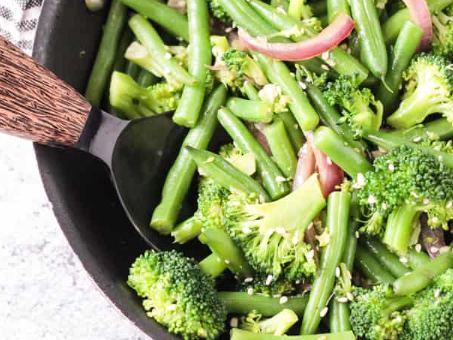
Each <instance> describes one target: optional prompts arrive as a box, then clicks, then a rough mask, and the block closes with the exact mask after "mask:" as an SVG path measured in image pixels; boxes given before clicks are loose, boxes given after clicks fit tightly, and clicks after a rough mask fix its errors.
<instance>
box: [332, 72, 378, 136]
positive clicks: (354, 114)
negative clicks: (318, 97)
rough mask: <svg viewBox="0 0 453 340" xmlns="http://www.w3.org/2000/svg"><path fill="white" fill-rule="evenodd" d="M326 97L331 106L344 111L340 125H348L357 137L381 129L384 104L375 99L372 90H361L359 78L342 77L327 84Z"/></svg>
mask: <svg viewBox="0 0 453 340" xmlns="http://www.w3.org/2000/svg"><path fill="white" fill-rule="evenodd" d="M324 96H325V97H326V98H327V100H328V102H329V104H330V105H332V106H335V105H338V106H339V107H340V108H342V109H343V111H342V112H343V117H342V118H341V119H340V121H339V122H338V123H339V124H341V123H346V124H348V126H349V127H350V128H351V130H352V131H353V132H354V135H355V137H361V136H362V134H363V130H367V131H377V130H379V128H380V127H381V124H382V116H383V112H384V109H383V106H382V103H381V102H380V101H379V100H376V99H375V98H374V95H373V93H372V92H371V90H370V89H368V88H363V89H359V87H358V81H357V77H350V76H340V77H339V78H338V79H337V80H336V81H335V82H333V83H328V84H327V86H326V90H325V91H324Z"/></svg>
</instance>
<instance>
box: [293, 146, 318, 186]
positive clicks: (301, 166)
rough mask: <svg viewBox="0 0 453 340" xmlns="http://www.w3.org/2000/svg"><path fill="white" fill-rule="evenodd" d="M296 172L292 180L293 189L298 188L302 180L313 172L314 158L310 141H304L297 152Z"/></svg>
mask: <svg viewBox="0 0 453 340" xmlns="http://www.w3.org/2000/svg"><path fill="white" fill-rule="evenodd" d="M297 156H298V161H297V168H296V174H295V176H294V181H293V190H296V189H298V188H300V186H301V185H302V184H304V182H305V181H306V180H307V179H309V178H310V176H311V175H313V174H314V173H315V167H316V159H315V154H314V153H313V148H312V147H311V145H310V143H305V144H304V145H303V146H302V148H301V149H300V150H299V153H298V155H297Z"/></svg>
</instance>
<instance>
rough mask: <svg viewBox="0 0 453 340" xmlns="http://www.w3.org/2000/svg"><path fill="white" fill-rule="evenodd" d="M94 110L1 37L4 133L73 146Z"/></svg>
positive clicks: (0, 95) (0, 107) (0, 118)
mask: <svg viewBox="0 0 453 340" xmlns="http://www.w3.org/2000/svg"><path fill="white" fill-rule="evenodd" d="M90 110H91V105H90V103H88V101H87V100H86V99H85V98H83V97H82V96H81V95H80V94H78V93H77V92H76V90H74V89H73V88H72V87H70V86H69V85H68V84H66V83H65V82H63V81H62V80H60V79H58V78H57V76H55V75H54V74H53V73H52V72H50V71H49V70H48V69H46V68H45V67H43V66H41V65H39V64H37V63H36V62H35V61H34V60H33V59H32V58H30V57H29V56H27V55H25V54H24V53H22V52H21V51H20V50H19V49H18V48H17V47H15V46H14V45H13V44H11V43H10V42H8V41H7V40H6V39H5V38H3V37H1V36H0V132H4V133H7V134H10V135H14V136H18V137H23V138H27V139H29V140H32V141H34V142H38V143H41V144H48V145H55V144H60V145H67V146H73V145H75V144H76V143H77V141H78V140H79V137H80V134H81V133H82V130H83V127H84V125H85V122H86V120H87V116H88V113H89V112H90Z"/></svg>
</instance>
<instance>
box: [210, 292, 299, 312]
mask: <svg viewBox="0 0 453 340" xmlns="http://www.w3.org/2000/svg"><path fill="white" fill-rule="evenodd" d="M218 297H219V299H220V301H222V302H223V304H224V305H225V307H226V309H227V311H228V313H229V314H242V315H245V314H248V313H250V312H251V311H252V310H257V311H258V312H260V314H261V315H263V316H274V315H276V314H278V313H279V312H281V311H282V310H283V309H291V310H292V311H294V312H295V313H296V314H297V315H299V316H301V315H303V313H304V310H305V306H306V305H307V301H308V296H306V295H305V296H289V297H288V301H287V302H285V303H284V304H282V303H280V298H279V297H270V296H265V295H260V294H253V295H249V294H248V293H247V292H219V293H218Z"/></svg>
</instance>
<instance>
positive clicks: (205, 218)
mask: <svg viewBox="0 0 453 340" xmlns="http://www.w3.org/2000/svg"><path fill="white" fill-rule="evenodd" d="M229 195H230V190H229V189H227V188H225V187H223V186H221V185H219V184H217V183H215V182H214V181H213V180H212V179H210V178H209V177H202V178H201V180H200V184H199V187H198V210H197V212H196V213H195V218H196V219H197V221H199V222H200V223H201V225H202V228H203V229H208V228H216V229H221V230H225V227H224V223H225V208H226V203H227V202H228V197H229Z"/></svg>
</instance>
